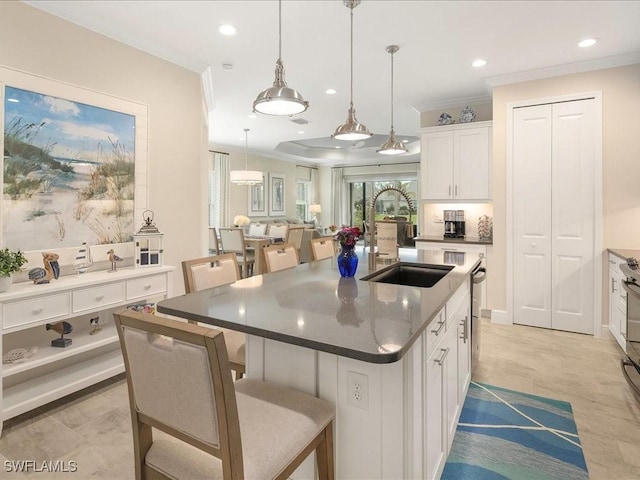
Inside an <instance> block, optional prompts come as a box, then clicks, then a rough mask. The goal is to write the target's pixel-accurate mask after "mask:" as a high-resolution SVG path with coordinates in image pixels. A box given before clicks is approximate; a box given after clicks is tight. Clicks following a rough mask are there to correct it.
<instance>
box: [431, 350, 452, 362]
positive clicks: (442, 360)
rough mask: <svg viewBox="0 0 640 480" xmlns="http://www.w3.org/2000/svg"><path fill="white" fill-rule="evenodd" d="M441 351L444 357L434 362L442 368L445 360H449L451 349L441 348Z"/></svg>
mask: <svg viewBox="0 0 640 480" xmlns="http://www.w3.org/2000/svg"><path fill="white" fill-rule="evenodd" d="M440 351H441V352H442V356H441V357H440V358H436V359H435V360H434V362H436V363H437V364H438V365H440V366H442V364H443V363H444V359H445V358H447V355H448V354H449V349H448V348H441V349H440Z"/></svg>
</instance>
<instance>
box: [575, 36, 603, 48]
mask: <svg viewBox="0 0 640 480" xmlns="http://www.w3.org/2000/svg"><path fill="white" fill-rule="evenodd" d="M597 42H598V40H597V39H595V38H585V39H584V40H582V41H581V42H580V43H578V46H579V47H581V48H585V47H592V46H593V45H595V44H596V43H597Z"/></svg>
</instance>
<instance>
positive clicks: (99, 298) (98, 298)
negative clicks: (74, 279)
mask: <svg viewBox="0 0 640 480" xmlns="http://www.w3.org/2000/svg"><path fill="white" fill-rule="evenodd" d="M103 298H104V295H98V296H97V297H96V302H99V301H100V300H102V299H103Z"/></svg>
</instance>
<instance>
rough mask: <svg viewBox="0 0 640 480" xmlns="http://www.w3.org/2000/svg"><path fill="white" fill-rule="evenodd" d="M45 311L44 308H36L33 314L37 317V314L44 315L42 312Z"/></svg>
mask: <svg viewBox="0 0 640 480" xmlns="http://www.w3.org/2000/svg"><path fill="white" fill-rule="evenodd" d="M43 310H44V309H43V308H42V307H38V308H34V309H33V312H32V313H33V314H34V315H37V314H39V313H42V311H43Z"/></svg>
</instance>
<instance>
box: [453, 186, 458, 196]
mask: <svg viewBox="0 0 640 480" xmlns="http://www.w3.org/2000/svg"><path fill="white" fill-rule="evenodd" d="M454 196H455V197H457V196H458V185H456V193H455V195H454Z"/></svg>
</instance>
